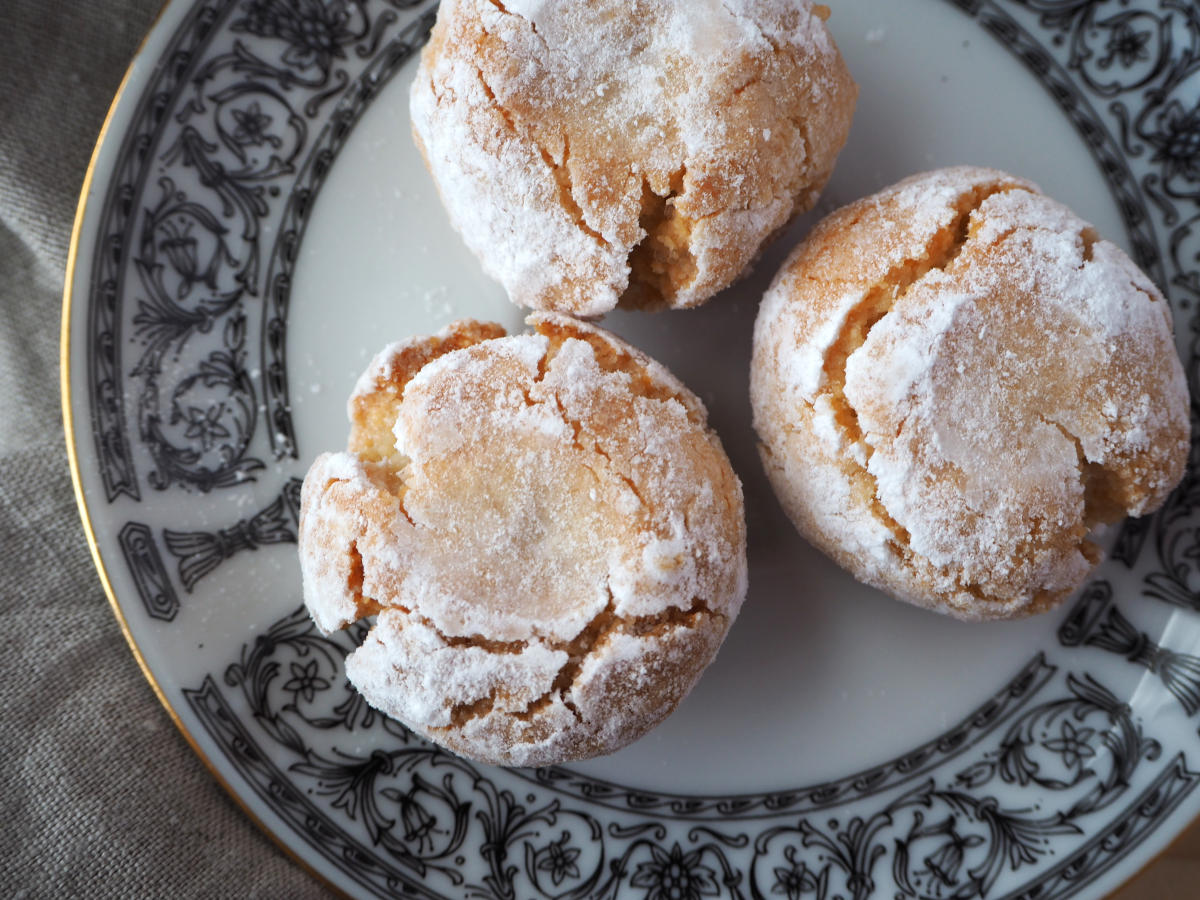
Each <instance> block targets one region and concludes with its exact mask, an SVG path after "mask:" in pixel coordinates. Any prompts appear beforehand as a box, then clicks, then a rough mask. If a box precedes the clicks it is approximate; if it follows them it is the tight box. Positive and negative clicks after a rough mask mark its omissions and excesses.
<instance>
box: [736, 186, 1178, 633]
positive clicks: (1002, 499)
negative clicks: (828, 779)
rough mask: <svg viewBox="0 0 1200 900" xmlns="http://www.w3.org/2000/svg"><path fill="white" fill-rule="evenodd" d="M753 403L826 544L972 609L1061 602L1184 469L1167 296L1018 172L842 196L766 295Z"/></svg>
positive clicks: (961, 611) (862, 566)
mask: <svg viewBox="0 0 1200 900" xmlns="http://www.w3.org/2000/svg"><path fill="white" fill-rule="evenodd" d="M752 375H753V379H752V401H753V403H754V407H755V427H756V428H757V429H758V432H759V435H760V438H761V439H762V449H763V458H764V462H765V464H766V467H767V470H768V473H769V474H770V476H771V479H772V483H773V485H774V486H775V489H776V492H777V493H778V495H779V497H780V499H781V501H782V502H783V505H784V507H785V509H787V511H788V513H789V515H790V516H791V517H792V519H793V521H795V522H796V524H797V527H798V528H799V529H800V530H801V532H802V533H803V534H805V536H806V537H808V538H809V539H810V540H812V541H813V542H814V543H816V544H817V545H818V546H820V547H821V548H822V549H824V550H825V551H826V552H827V553H829V554H830V555H831V556H833V557H834V558H835V559H836V560H837V561H838V562H840V563H841V564H842V565H843V566H845V567H846V568H848V569H850V571H851V572H853V573H854V574H855V575H856V576H857V577H859V578H861V579H862V580H864V581H866V582H867V583H869V584H873V585H875V586H877V587H880V588H882V589H884V590H886V591H888V592H890V593H892V594H893V595H895V596H898V597H900V598H901V599H904V600H908V601H909V602H912V603H916V604H918V605H921V606H926V607H929V608H933V609H938V610H940V611H943V612H949V613H951V614H952V615H955V616H958V617H961V618H967V619H984V618H1008V617H1012V616H1018V615H1026V614H1029V613H1032V612H1038V611H1042V610H1044V609H1047V608H1049V607H1050V606H1052V605H1054V604H1055V603H1057V602H1059V601H1061V600H1062V599H1063V598H1064V597H1065V596H1066V595H1067V594H1068V593H1069V592H1070V591H1071V590H1073V589H1074V588H1075V587H1076V586H1078V585H1079V584H1080V583H1081V582H1082V580H1083V579H1084V578H1086V576H1087V574H1088V573H1089V572H1090V571H1091V569H1092V567H1093V566H1094V565H1095V563H1096V562H1097V560H1098V558H1099V551H1098V550H1097V548H1096V547H1095V546H1094V545H1093V544H1091V543H1090V542H1089V541H1088V540H1087V536H1088V533H1089V532H1090V530H1091V529H1092V528H1093V527H1094V526H1095V525H1096V524H1098V523H1101V522H1111V521H1115V520H1116V519H1118V518H1120V517H1121V516H1124V515H1141V514H1143V513H1145V512H1148V511H1150V510H1152V509H1154V508H1155V507H1157V506H1158V505H1159V504H1161V503H1162V502H1163V500H1164V499H1165V498H1166V496H1167V494H1168V493H1169V491H1170V490H1171V489H1172V488H1173V487H1174V485H1175V484H1176V483H1177V482H1178V480H1179V478H1180V477H1181V476H1182V472H1183V466H1184V463H1185V460H1186V454H1187V446H1188V427H1189V426H1188V397H1187V389H1186V385H1185V381H1184V377H1183V372H1182V367H1181V365H1180V363H1179V359H1178V356H1177V354H1176V352H1175V348H1174V340H1173V337H1172V326H1171V317H1170V310H1169V307H1168V306H1167V303H1166V301H1165V300H1164V299H1163V298H1162V296H1161V294H1160V293H1159V292H1158V290H1157V289H1156V288H1155V287H1154V285H1153V284H1152V283H1151V282H1150V281H1149V280H1148V279H1147V278H1146V276H1145V275H1144V274H1142V273H1141V272H1140V271H1139V270H1138V269H1137V267H1136V266H1135V265H1134V264H1133V263H1132V262H1131V261H1130V260H1129V258H1128V257H1127V256H1126V255H1125V254H1124V253H1123V252H1121V250H1120V249H1119V248H1117V247H1116V246H1115V245H1113V244H1111V243H1109V242H1107V241H1103V240H1100V239H1099V238H1098V236H1097V235H1095V233H1094V232H1093V230H1092V229H1091V227H1090V226H1089V225H1087V224H1086V223H1085V222H1083V221H1082V220H1080V219H1079V218H1078V217H1076V216H1075V215H1074V214H1073V213H1071V212H1070V210H1068V209H1066V208H1065V207H1064V206H1062V205H1061V204H1058V203H1056V202H1054V201H1053V200H1050V199H1049V198H1047V197H1045V196H1043V195H1042V194H1040V193H1039V192H1038V191H1037V189H1036V188H1035V187H1034V186H1032V185H1030V184H1028V183H1027V182H1022V181H1020V180H1019V179H1014V178H1012V177H1011V176H1007V175H1005V174H1003V173H1000V172H995V171H992V170H986V169H975V168H965V167H964V168H957V169H949V170H943V171H939V172H933V173H927V174H925V175H920V176H914V177H913V178H911V179H907V180H905V181H904V182H901V183H900V184H898V185H896V186H894V187H892V188H890V189H888V190H885V191H883V192H881V193H879V194H877V195H875V196H873V197H869V198H866V199H865V200H862V201H859V202H858V203H855V204H852V205H851V206H849V207H847V208H845V209H843V210H839V211H838V212H837V213H834V214H833V215H832V216H830V217H829V218H828V219H826V220H825V221H824V222H822V223H821V225H819V226H818V227H817V229H815V230H814V232H813V233H812V234H811V235H810V237H809V238H808V239H807V240H806V241H805V243H804V244H802V245H801V246H800V247H799V248H797V250H796V251H795V253H794V254H793V255H792V257H791V258H790V259H789V261H788V263H787V264H786V265H785V267H784V269H783V271H782V272H781V273H780V275H779V276H778V277H777V279H776V281H775V283H774V284H773V285H772V287H771V288H770V290H769V291H768V293H767V296H766V297H765V298H764V303H763V307H762V309H761V311H760V315H759V319H758V322H757V323H756V329H755V350H754V361H753V373H752Z"/></svg>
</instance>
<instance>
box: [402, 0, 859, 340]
mask: <svg viewBox="0 0 1200 900" xmlns="http://www.w3.org/2000/svg"><path fill="white" fill-rule="evenodd" d="M819 11H820V10H815V9H814V7H813V4H812V3H811V2H810V0H704V2H694V0H689V2H683V0H639V2H637V3H635V4H634V5H633V7H632V8H631V7H630V5H629V4H626V3H616V2H613V0H602V2H581V0H567V2H554V3H548V2H532V0H526V2H514V3H504V4H501V3H498V2H493V0H445V2H443V3H442V5H441V7H440V9H439V14H438V23H437V26H436V27H435V29H434V32H433V35H432V37H431V39H430V42H429V44H428V45H427V47H426V49H425V51H424V53H423V55H422V59H421V68H420V71H419V73H418V75H417V79H416V81H415V83H414V85H413V91H412V99H411V109H412V117H413V130H414V134H415V136H416V139H417V143H418V146H419V147H420V148H421V150H422V152H423V154H424V156H425V159H426V162H427V164H428V165H429V168H430V171H431V173H432V174H433V177H434V180H435V181H436V182H437V184H438V188H439V190H440V192H441V195H442V199H443V201H444V202H445V205H446V209H447V211H448V212H449V215H450V219H451V222H452V223H453V224H454V227H455V228H456V229H457V230H458V231H459V232H460V233H461V234H462V236H463V238H464V240H465V242H466V243H467V245H468V246H469V247H470V248H471V249H472V250H473V251H474V252H475V253H476V255H478V256H479V258H480V259H481V261H482V263H483V265H484V268H485V270H486V271H488V272H489V274H491V275H492V276H493V277H495V278H497V279H498V280H500V281H501V282H502V283H503V284H504V286H505V288H506V289H507V290H508V292H509V295H510V296H511V298H512V299H513V300H514V302H516V303H518V304H521V305H526V306H531V307H533V308H537V309H556V310H561V311H564V312H570V313H573V314H576V315H587V316H593V315H599V314H602V313H604V312H607V311H608V310H611V309H612V308H613V307H614V306H616V304H617V303H618V301H620V300H622V298H624V299H625V301H626V303H628V304H630V305H655V306H664V305H665V306H671V307H687V306H694V305H696V304H698V303H701V302H703V301H704V300H706V299H707V298H708V297H710V296H712V294H714V293H716V291H718V290H720V289H721V288H722V287H724V286H726V285H727V284H729V283H730V282H731V281H732V280H733V279H734V278H735V277H737V275H738V274H739V273H740V272H741V271H742V270H743V269H744V268H745V266H746V265H747V264H748V263H749V262H751V261H752V259H753V258H754V257H755V255H756V254H757V253H758V250H759V248H760V247H761V246H762V244H763V242H764V241H765V240H766V239H767V238H768V237H769V236H770V235H771V234H773V233H774V232H776V231H777V230H778V229H780V228H781V227H782V226H783V225H785V224H786V223H787V221H788V220H789V219H790V218H791V217H792V216H793V215H794V214H796V213H797V212H799V211H802V210H804V209H807V208H809V207H810V206H811V205H812V204H813V203H814V202H815V200H816V197H817V194H818V192H819V191H820V189H821V188H822V187H823V186H824V184H825V182H826V181H827V180H828V178H829V175H830V174H831V172H832V169H833V164H834V161H835V159H836V157H837V154H838V151H839V150H840V149H841V146H842V144H844V143H845V139H846V136H847V133H848V131H849V125H850V118H851V115H852V112H853V106H854V100H855V94H856V90H855V88H854V85H853V82H852V81H851V79H850V77H849V74H848V73H847V72H846V69H845V66H844V64H843V62H842V60H841V57H840V55H839V54H838V52H837V48H836V47H835V46H834V44H833V41H832V39H831V38H830V36H829V33H828V31H827V30H826V28H825V26H824V23H823V21H822V19H821V17H820V15H818V12H819ZM648 235H649V236H648ZM635 248H637V249H636V252H635Z"/></svg>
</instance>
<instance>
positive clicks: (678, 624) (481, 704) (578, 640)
mask: <svg viewBox="0 0 1200 900" xmlns="http://www.w3.org/2000/svg"><path fill="white" fill-rule="evenodd" d="M415 618H418V619H421V620H422V621H425V620H423V617H415ZM706 618H707V619H713V620H717V621H719V622H723V621H725V619H726V616H725V615H724V614H723V613H720V612H717V611H715V610H713V609H711V608H709V606H708V605H707V604H706V603H705V602H704V601H703V600H701V599H700V598H698V597H694V598H692V600H691V603H690V605H689V606H688V608H686V609H683V608H680V607H669V608H667V609H665V610H662V611H661V612H658V613H654V614H651V615H645V616H631V617H627V616H619V615H617V613H616V602H615V600H614V598H613V595H612V591H611V590H609V591H608V601H607V603H606V604H605V606H604V608H603V609H602V610H601V611H600V612H599V613H597V614H596V615H595V616H593V617H592V619H591V621H589V622H588V624H587V625H585V626H584V628H583V629H582V630H581V631H580V632H579V634H577V635H576V636H575V637H574V638H572V639H570V640H569V641H562V640H559V641H551V640H546V639H537V638H535V639H534V642H535V643H537V644H539V645H541V646H542V647H545V648H546V649H548V650H552V651H557V652H561V653H565V654H566V655H567V660H566V662H565V663H563V665H562V666H561V667H560V668H559V670H558V672H557V673H556V674H555V676H554V679H553V680H552V681H551V683H550V687H548V688H547V689H546V690H545V691H543V692H542V693H541V694H539V695H538V696H537V697H534V698H533V699H532V700H530V701H529V702H528V703H526V704H525V706H524V707H523V708H522V709H519V710H510V711H504V712H503V715H504V716H505V717H506V718H510V719H514V720H517V721H521V722H530V721H533V720H534V719H535V718H536V717H537V716H538V715H539V714H540V713H541V712H542V710H544V709H546V708H547V707H549V706H550V705H551V704H552V703H553V702H554V699H555V697H557V698H558V699H559V700H560V701H561V702H562V704H563V706H564V707H565V708H566V709H567V710H568V711H569V712H570V713H571V715H572V716H573V717H574V718H575V721H576V722H578V723H580V724H584V722H585V720H584V716H583V713H582V712H581V711H580V709H579V707H578V706H577V705H576V703H575V701H574V699H573V697H572V694H573V691H574V689H575V686H576V684H577V683H578V681H579V677H580V674H581V673H582V671H583V667H584V664H585V663H586V662H587V660H588V659H589V658H591V656H592V654H593V653H594V652H595V651H596V650H597V649H598V648H600V647H601V646H603V645H604V643H605V642H607V641H608V640H610V639H611V638H612V636H613V635H615V634H618V633H624V634H631V635H634V636H637V637H661V636H662V635H664V634H666V633H668V632H669V631H673V630H677V629H681V628H685V629H695V628H696V627H698V625H699V624H700V623H701V622H702V621H703V620H704V619H706ZM427 624H428V623H427ZM429 627H430V628H431V629H432V630H433V631H434V632H435V633H436V634H437V635H438V636H439V637H441V638H442V640H444V641H446V642H447V643H450V642H452V641H453V642H454V643H453V644H451V646H473V647H474V646H478V647H482V648H483V649H485V650H489V652H502V653H519V652H522V651H523V650H524V649H525V648H526V647H528V646H529V642H526V641H520V642H495V641H489V640H487V639H479V638H476V637H470V638H465V637H464V638H450V637H447V636H445V635H443V634H442V632H441V631H439V630H438V629H437V628H436V627H435V626H433V625H432V624H429ZM485 645H498V646H499V647H500V648H501V649H500V650H490V649H489V646H485ZM518 645H519V649H515V648H517V647H518ZM507 696H509V692H507V691H505V690H504V689H503V688H502V687H496V688H494V689H492V690H491V691H489V692H488V693H487V694H485V695H484V696H482V697H479V698H476V699H474V700H468V701H464V702H462V703H456V704H454V705H452V706H451V707H450V709H449V717H450V724H449V725H443V726H435V727H433V728H431V729H430V730H431V731H434V732H445V731H448V730H451V729H458V728H462V727H463V726H464V725H466V724H467V723H469V722H471V721H472V720H474V719H480V718H484V717H486V716H488V715H490V714H491V713H492V712H493V710H495V709H496V705H497V703H499V702H500V701H502V700H503V699H504V698H505V697H507Z"/></svg>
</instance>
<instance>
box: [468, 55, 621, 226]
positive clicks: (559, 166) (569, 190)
mask: <svg viewBox="0 0 1200 900" xmlns="http://www.w3.org/2000/svg"><path fill="white" fill-rule="evenodd" d="M475 74H476V76H477V77H478V79H479V84H480V85H481V86H482V87H483V92H484V94H485V95H486V96H487V99H488V103H490V104H491V106H492V108H493V109H494V110H496V112H497V113H499V115H500V118H502V119H503V120H504V123H505V125H507V126H508V130H509V132H510V133H511V134H512V135H513V136H514V137H516V138H518V139H520V140H523V141H528V142H529V143H530V144H532V145H533V147H534V149H536V150H537V152H538V155H539V156H540V157H541V158H542V162H543V163H545V165H546V168H547V169H549V171H550V175H551V177H552V178H553V179H554V185H555V188H556V189H557V191H558V202H559V205H560V206H562V208H563V210H564V211H565V212H566V213H567V214H568V215H569V216H570V217H571V219H572V221H573V222H574V224H575V227H577V228H578V229H579V230H580V231H582V232H583V233H584V234H586V235H587V236H588V237H590V238H591V239H592V240H594V241H595V242H596V243H597V244H599V245H600V246H602V247H607V246H609V242H608V240H607V239H606V238H605V237H604V235H602V234H601V233H600V232H599V231H597V230H596V229H595V228H593V227H592V226H591V225H589V224H588V222H587V218H586V216H585V215H584V212H583V207H581V206H580V205H579V203H578V202H576V200H575V193H574V184H573V183H572V179H571V170H570V167H569V166H568V165H567V161H568V158H569V153H570V141H569V138H568V137H567V135H565V134H564V135H563V158H562V161H561V162H559V161H557V160H555V158H554V156H553V155H552V154H551V153H550V151H549V150H547V149H546V148H545V147H544V146H542V144H541V142H540V141H538V140H537V138H536V137H535V136H534V134H533V132H532V131H527V130H525V129H522V128H518V127H517V123H516V121H515V120H514V119H513V116H512V113H511V112H510V111H509V109H508V108H507V107H506V106H505V105H504V104H503V103H501V102H500V100H499V98H498V97H497V96H496V92H495V91H494V90H493V89H492V86H491V84H489V83H488V80H487V77H486V76H485V75H484V74H483V69H482V68H481V67H479V66H476V67H475Z"/></svg>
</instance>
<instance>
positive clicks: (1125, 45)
mask: <svg viewBox="0 0 1200 900" xmlns="http://www.w3.org/2000/svg"><path fill="white" fill-rule="evenodd" d="M1153 36H1154V35H1153V33H1152V32H1151V31H1149V30H1146V31H1138V30H1136V29H1134V28H1133V26H1132V25H1131V24H1130V23H1129V22H1118V23H1116V24H1114V25H1113V27H1112V33H1111V35H1110V36H1109V39H1108V44H1107V45H1106V46H1105V49H1106V50H1107V51H1108V55H1107V56H1105V57H1104V58H1103V59H1101V60H1100V67H1101V68H1104V69H1107V68H1108V67H1109V66H1111V65H1112V64H1113V61H1114V60H1116V61H1117V62H1119V63H1120V64H1121V65H1122V66H1123V67H1125V68H1126V69H1128V68H1130V67H1131V66H1133V65H1134V64H1135V63H1138V62H1141V61H1143V60H1147V59H1149V58H1150V49H1149V44H1150V38H1152V37H1153Z"/></svg>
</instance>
